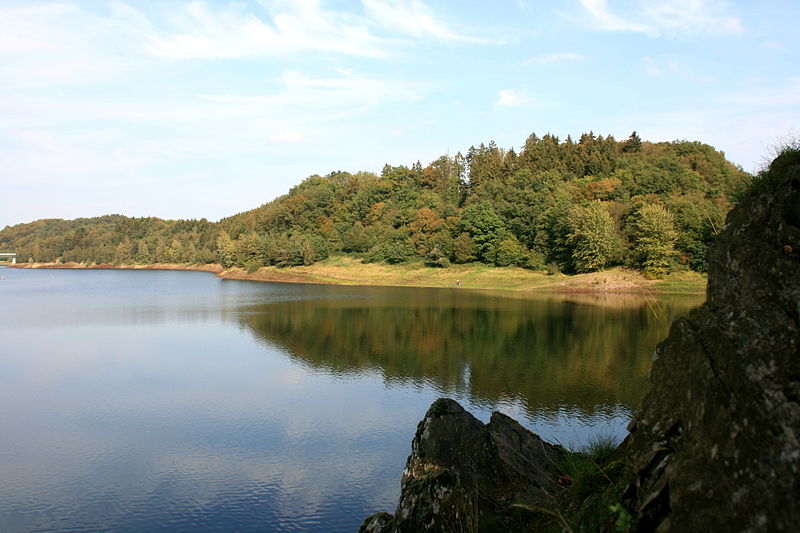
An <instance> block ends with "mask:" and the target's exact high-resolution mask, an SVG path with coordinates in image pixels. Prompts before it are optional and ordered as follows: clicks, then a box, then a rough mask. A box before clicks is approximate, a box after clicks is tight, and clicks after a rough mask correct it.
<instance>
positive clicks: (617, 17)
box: [0, 0, 800, 228]
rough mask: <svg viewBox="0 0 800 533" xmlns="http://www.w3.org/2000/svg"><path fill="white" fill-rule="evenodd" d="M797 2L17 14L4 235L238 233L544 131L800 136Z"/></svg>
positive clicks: (301, 4) (70, 7) (2, 70)
mask: <svg viewBox="0 0 800 533" xmlns="http://www.w3.org/2000/svg"><path fill="white" fill-rule="evenodd" d="M798 20H800V3H798V2H796V0H787V1H764V2H722V1H716V0H672V1H660V0H651V1H616V0H570V1H563V2H545V1H534V0H516V1H514V0H509V1H505V2H503V1H500V0H498V1H493V2H487V1H485V0H482V1H471V0H460V1H442V0H361V1H360V2H359V1H322V0H316V1H315V0H296V1H282V0H277V1H273V0H252V1H236V2H231V1H192V2H189V1H181V0H160V1H157V0H152V1H148V0H141V1H133V0H130V1H127V2H124V1H113V2H105V1H102V2H101V1H68V0H67V1H54V2H49V1H19V2H17V1H14V0H10V1H9V0H0V161H2V166H0V228H2V227H4V226H5V225H12V224H17V223H20V222H28V221H31V220H34V219H37V218H45V217H48V218H74V217H78V216H96V215H101V214H106V213H122V214H125V215H130V216H159V217H162V218H201V217H206V218H208V219H210V220H216V219H219V218H220V217H223V216H227V215H231V214H234V213H237V212H240V211H243V210H246V209H250V208H253V207H256V206H258V205H260V204H262V203H264V202H267V201H269V200H271V199H273V198H274V197H276V196H278V195H280V194H283V193H285V192H286V191H288V189H289V188H290V187H291V186H292V185H294V184H296V183H299V182H300V181H301V180H302V179H304V178H305V177H307V176H309V175H311V174H315V173H318V174H326V173H328V172H331V171H334V170H348V171H357V170H369V171H375V172H380V170H381V168H382V167H383V165H384V163H390V164H393V165H399V164H406V165H410V164H412V163H413V162H415V161H416V160H420V161H421V162H422V163H423V164H427V163H428V162H430V161H432V160H434V159H436V158H437V157H438V156H440V155H442V154H445V153H448V152H449V153H450V154H455V153H456V152H457V151H459V150H460V151H462V152H465V151H466V150H467V149H468V148H469V146H470V145H473V144H475V145H477V144H479V143H481V142H488V141H490V140H494V141H495V142H496V143H497V144H498V145H499V146H501V147H505V148H508V147H517V148H518V147H519V146H520V145H521V144H522V143H523V142H524V140H525V139H526V138H527V136H528V135H530V134H531V133H533V132H536V133H537V134H539V135H543V134H545V133H548V132H550V133H553V134H556V135H559V136H561V137H562V138H563V137H565V136H566V135H567V134H572V135H573V136H577V135H579V134H580V133H582V132H585V131H589V130H593V131H594V132H595V133H599V134H603V135H606V134H609V133H610V134H612V135H614V136H615V137H617V138H618V139H624V138H626V137H627V136H628V135H629V134H630V133H631V131H633V130H637V131H638V132H639V134H640V136H641V137H642V138H643V139H646V140H653V141H665V140H667V141H668V140H675V139H689V140H700V141H702V142H705V143H708V144H711V145H714V146H715V147H717V148H718V149H720V150H723V151H724V152H725V153H726V155H727V156H728V158H729V159H730V160H732V161H733V162H734V163H736V164H739V165H741V166H742V167H743V168H744V169H745V170H748V171H752V170H754V169H756V168H758V167H759V165H760V164H761V163H762V162H763V160H764V158H765V157H768V154H769V151H770V147H771V146H773V145H775V144H776V143H778V142H780V141H781V140H782V139H785V138H787V137H790V136H795V137H796V136H797V134H798V129H799V128H800V37H798V33H797V30H796V25H797V21H798Z"/></svg>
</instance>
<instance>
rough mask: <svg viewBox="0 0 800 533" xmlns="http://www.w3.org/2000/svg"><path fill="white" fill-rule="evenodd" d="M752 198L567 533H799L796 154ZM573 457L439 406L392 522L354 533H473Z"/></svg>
mask: <svg viewBox="0 0 800 533" xmlns="http://www.w3.org/2000/svg"><path fill="white" fill-rule="evenodd" d="M754 190H755V191H756V193H754V194H753V195H751V196H750V197H749V198H747V199H745V200H743V201H742V202H740V204H739V205H738V206H737V207H736V208H735V209H734V210H733V211H732V212H731V213H730V214H729V216H728V220H727V224H726V226H725V229H724V230H723V231H722V233H721V234H720V235H719V238H718V239H717V241H716V243H715V245H714V247H713V249H712V251H711V253H710V257H709V285H708V300H707V302H706V303H705V304H704V305H703V306H702V307H700V308H699V309H698V310H696V311H695V312H693V313H692V314H690V316H689V317H688V318H686V319H681V320H678V321H677V322H675V323H674V324H673V326H672V329H671V331H670V334H669V337H668V338H667V339H666V340H665V341H664V342H663V343H662V344H660V345H659V347H658V348H657V350H656V354H655V361H654V363H653V369H652V372H651V381H652V389H651V391H650V393H649V394H648V396H647V397H646V398H645V400H644V402H643V404H642V406H641V408H640V409H639V412H638V414H637V416H636V417H635V418H634V419H633V420H632V421H631V424H630V426H629V429H630V435H629V436H628V438H627V439H626V440H625V441H624V442H623V443H622V444H621V445H620V448H619V449H618V450H617V451H616V452H615V458H616V461H615V463H616V464H620V463H621V464H623V465H625V466H624V469H623V473H622V474H621V475H620V477H619V478H618V479H616V480H614V482H613V483H612V484H611V486H610V487H607V488H606V489H605V493H604V494H593V495H591V496H589V498H587V500H586V502H585V504H584V505H583V508H582V509H579V510H578V511H577V512H576V513H574V514H573V515H572V516H571V518H569V520H567V519H566V518H564V517H563V516H560V518H562V519H564V521H565V522H568V521H571V522H572V525H571V526H570V527H571V528H572V529H573V530H576V531H577V530H597V529H603V528H605V529H607V530H615V529H616V530H622V531H635V532H641V533H647V532H659V533H663V532H669V531H675V532H684V531H688V532H694V531H700V532H707V531H726V532H727V531H742V532H768V531H770V532H772V531H776V532H781V531H787V532H788V531H797V528H798V524H800V505H798V503H797V502H798V501H800V151H798V150H788V151H786V152H785V153H784V154H782V155H781V156H780V157H779V158H778V159H776V160H775V161H774V162H773V164H772V165H771V167H770V170H769V171H768V172H767V173H766V175H765V176H764V179H763V180H762V182H761V183H760V184H759V185H758V186H757V187H756V188H755V189H754ZM564 453H565V452H564V451H563V450H561V449H560V448H558V447H554V446H551V445H549V444H547V443H545V442H543V441H542V440H541V439H539V438H538V437H537V436H535V435H533V434H531V433H529V432H528V431H526V430H525V429H524V428H522V427H521V426H519V424H517V423H516V422H514V421H513V420H511V419H510V418H508V417H506V416H504V415H501V414H497V413H495V414H494V415H493V416H492V420H491V422H490V423H489V424H488V425H486V426H484V425H483V424H481V423H480V422H479V421H477V420H476V419H474V418H473V417H472V416H471V415H469V414H468V413H466V412H465V411H464V410H463V409H462V408H461V407H460V406H459V405H458V404H456V403H455V402H453V401H452V400H437V401H436V402H435V403H434V404H433V405H432V406H431V408H430V410H429V411H428V413H427V414H426V416H425V418H424V419H423V420H422V422H420V424H419V427H418V428H417V433H416V436H415V437H414V441H413V444H412V454H411V456H410V457H409V459H408V463H407V466H406V470H405V472H404V473H403V480H402V494H401V497H400V503H399V504H398V507H397V511H396V512H395V515H394V516H392V515H389V514H386V513H379V514H377V515H373V516H372V517H370V518H368V519H367V520H366V521H365V522H364V524H363V525H362V528H361V531H365V532H366V531H369V532H375V533H378V532H381V533H384V532H411V531H414V532H416V531H477V530H479V529H480V528H479V527H478V525H479V523H480V520H481V517H486V516H496V515H500V516H503V513H504V512H506V511H507V509H508V508H509V506H510V505H512V504H514V503H522V504H526V507H527V508H530V509H536V508H537V505H541V507H547V506H548V505H549V504H553V503H555V502H556V500H554V499H551V498H549V496H550V495H552V494H554V493H555V492H557V485H556V484H555V481H554V480H555V479H556V478H557V476H558V475H559V472H558V470H557V469H556V468H555V466H554V463H555V462H557V461H558V459H559V457H560V454H564ZM609 481H611V480H609ZM598 502H601V503H602V505H605V507H609V505H608V504H609V503H614V505H613V506H611V507H612V509H613V510H614V512H615V513H616V517H617V520H615V519H614V518H613V517H612V518H611V519H604V520H601V521H600V522H599V524H600V525H597V524H598V522H594V525H588V523H587V522H585V520H586V517H587V516H588V515H589V514H591V513H589V512H588V510H590V509H591V508H594V509H596V508H597V506H598ZM603 502H604V503H603ZM573 503H574V502H573ZM573 507H574V506H573ZM601 508H602V506H601ZM527 530H532V529H531V528H530V527H528V528H527ZM534 530H535V529H534Z"/></svg>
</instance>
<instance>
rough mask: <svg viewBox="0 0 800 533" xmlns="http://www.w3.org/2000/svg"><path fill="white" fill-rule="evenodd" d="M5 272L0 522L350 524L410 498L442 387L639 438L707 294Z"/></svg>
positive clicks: (509, 409) (565, 426) (555, 425)
mask: <svg viewBox="0 0 800 533" xmlns="http://www.w3.org/2000/svg"><path fill="white" fill-rule="evenodd" d="M0 273H2V274H3V275H4V276H6V277H7V279H3V280H0V304H1V305H2V307H0V427H1V428H2V431H0V479H2V483H0V531H3V532H31V531H36V532H56V531H59V532H60V531H72V532H79V531H81V532H83V531H86V532H89V531H92V532H100V531H109V532H110V531H113V532H139V531H147V532H157V531H165V532H166V531H169V532H193V533H196V532H212V531H213V532H227V531H239V532H250V531H253V532H255V531H268V532H283V531H287V532H288V531H309V532H354V531H355V530H357V528H358V526H359V524H360V523H361V520H362V519H363V518H364V517H366V516H367V515H369V514H372V513H374V512H377V511H388V512H392V511H393V510H394V506H395V504H396V502H397V498H398V495H399V492H400V475H401V473H402V470H403V466H404V464H405V460H406V457H407V456H408V454H409V453H410V445H411V439H412V437H413V436H414V432H415V430H416V425H417V423H418V422H419V420H420V419H421V418H422V416H423V415H424V414H425V411H426V410H427V408H428V406H429V405H430V403H431V402H433V400H435V399H436V398H438V397H440V396H449V397H452V398H454V399H456V400H457V401H459V402H460V403H461V404H462V405H464V407H465V408H467V409H468V410H469V411H471V412H472V413H473V414H475V415H476V416H478V418H480V419H482V420H484V421H486V420H488V418H489V415H490V414H491V412H492V411H494V410H499V411H502V412H504V413H506V414H508V415H510V416H512V417H514V418H515V419H517V420H518V421H519V422H521V423H522V424H523V425H524V426H526V427H527V428H529V429H531V430H532V431H534V432H536V433H538V434H540V435H541V436H542V437H543V438H545V439H547V440H549V441H551V442H559V443H561V444H564V445H565V446H572V447H580V446H582V445H585V444H586V443H587V442H588V441H589V439H590V438H592V437H594V436H597V435H611V436H614V437H615V438H617V439H622V438H624V436H625V434H626V425H627V423H628V421H629V420H630V418H631V416H632V415H633V413H634V411H635V409H636V407H637V405H638V403H639V401H640V400H641V399H642V397H643V396H644V394H645V393H646V392H647V389H648V380H647V377H648V372H649V369H650V365H651V361H652V354H653V351H654V349H655V347H656V345H657V343H658V342H659V341H660V340H662V339H663V338H664V337H666V335H667V332H668V330H669V326H670V324H671V322H672V321H673V320H675V319H676V318H678V317H680V316H684V315H686V314H687V313H688V312H689V311H690V310H691V309H692V308H694V307H696V306H698V305H700V304H701V303H702V301H703V297H697V296H691V297H689V296H686V297H669V298H653V297H652V296H647V295H644V294H638V295H636V294H628V295H592V294H569V295H553V294H534V293H520V292H500V291H497V292H492V291H473V290H470V289H469V288H468V287H464V286H462V287H458V288H452V289H421V288H388V287H343V286H325V285H303V284H278V283H258V282H248V281H233V280H222V279H219V278H217V277H215V276H214V275H212V274H208V273H203V272H174V271H128V270H25V269H10V268H2V269H0Z"/></svg>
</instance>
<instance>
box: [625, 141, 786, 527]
mask: <svg viewBox="0 0 800 533" xmlns="http://www.w3.org/2000/svg"><path fill="white" fill-rule="evenodd" d="M797 155H798V154H797V153H795V154H794V155H793V157H794V163H795V164H794V166H792V165H789V166H786V165H784V167H781V168H779V169H776V168H774V167H775V163H773V169H772V170H771V171H770V172H771V176H770V180H769V183H768V184H767V185H765V186H764V187H762V188H761V189H762V190H761V191H760V193H759V194H758V195H757V196H755V197H751V198H749V199H747V200H744V201H743V202H741V203H740V205H738V206H737V207H736V208H735V209H734V210H733V211H732V212H731V213H730V214H729V216H728V220H727V224H726V227H725V229H724V230H723V231H722V233H721V234H720V236H719V238H718V239H717V241H716V243H715V245H714V247H713V249H712V251H711V253H710V256H709V274H708V280H709V282H708V300H707V302H706V304H705V305H703V306H702V307H701V308H700V309H698V310H697V311H695V312H694V313H692V314H691V315H690V316H689V317H688V318H687V319H683V320H679V321H677V322H676V323H675V324H673V326H672V329H671V332H670V334H669V337H668V338H667V340H666V341H664V342H663V343H662V344H661V345H660V346H659V347H658V349H657V350H656V354H655V356H656V360H655V362H654V363H653V369H652V373H651V381H652V383H653V387H652V389H651V392H650V393H649V395H648V396H647V398H646V399H645V401H644V403H643V405H642V407H641V408H640V410H639V413H638V415H637V416H636V417H635V418H634V420H633V421H632V422H631V424H630V426H629V429H630V430H631V434H630V435H629V437H628V438H627V439H626V441H625V442H624V443H623V451H624V454H625V457H626V458H627V460H628V462H629V464H630V465H631V466H630V475H629V478H628V479H629V484H628V486H627V490H625V492H624V494H623V495H622V497H621V501H622V503H623V504H624V505H625V506H626V507H627V509H628V510H630V511H631V513H632V518H633V522H634V524H635V525H636V527H635V529H634V530H635V531H637V532H648V531H658V532H662V531H752V532H757V531H765V532H766V531H797V528H798V527H799V526H798V524H800V505H798V501H800V443H799V442H798V438H800V403H798V402H800V353H798V350H799V349H800V258H799V257H798V254H797V251H798V250H800V166H798V165H797V164H796V163H800V158H799V157H797ZM784 163H786V161H784ZM776 173H779V174H777V175H776Z"/></svg>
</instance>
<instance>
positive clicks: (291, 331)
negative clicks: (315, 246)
mask: <svg viewBox="0 0 800 533" xmlns="http://www.w3.org/2000/svg"><path fill="white" fill-rule="evenodd" d="M341 295H342V294H341V292H340V296H341ZM701 301H702V299H692V298H677V299H662V300H660V301H659V302H657V303H656V302H655V301H653V300H652V298H646V297H644V296H635V295H626V296H621V297H620V296H608V295H606V296H597V295H582V294H576V295H565V296H541V295H532V294H512V295H510V297H509V296H506V295H498V294H492V293H484V292H472V291H460V290H420V289H391V288H390V289H379V288H372V289H369V290H366V291H363V292H362V293H361V294H358V293H350V294H348V297H346V298H342V297H340V298H328V297H323V298H317V299H300V300H290V301H282V302H276V303H268V304H261V305H250V306H247V307H246V308H244V309H243V312H239V313H237V319H238V320H239V321H240V323H242V324H244V325H246V326H247V327H248V328H249V329H250V330H251V331H252V333H253V335H254V336H256V337H257V338H258V339H260V340H261V341H262V342H265V343H268V344H269V345H274V344H277V345H280V346H282V347H283V348H284V349H286V350H287V351H288V352H289V353H291V354H292V357H294V358H296V359H297V360H298V361H302V362H303V363H304V364H306V365H308V366H309V367H311V368H314V369H318V370H321V371H324V372H329V373H332V374H338V375H348V374H356V375H357V374H358V373H359V372H362V371H364V370H378V371H380V372H381V373H382V374H383V376H384V378H385V380H386V382H387V383H389V384H396V385H398V386H402V385H403V384H406V383H424V384H433V385H434V386H436V387H437V388H439V389H441V390H443V391H457V392H461V393H465V394H467V395H469V396H470V398H471V399H472V401H474V402H475V403H478V404H481V403H485V404H500V403H502V402H509V401H515V402H521V403H522V404H523V405H524V408H525V409H526V410H527V414H528V415H529V416H532V417H538V416H551V412H552V416H556V414H555V413H557V412H559V411H563V410H565V409H568V410H572V411H578V412H580V413H581V414H582V415H585V416H589V417H591V416H595V415H597V414H598V412H603V411H607V410H608V409H609V408H617V407H619V406H622V407H624V408H628V409H634V408H635V406H636V405H637V404H638V402H639V401H640V400H641V398H642V397H643V395H644V393H645V391H646V388H647V375H648V372H649V368H650V354H651V353H652V351H653V348H654V347H655V345H656V344H657V343H658V341H659V340H660V339H662V338H664V337H665V336H666V333H667V331H668V328H669V325H670V323H671V322H672V321H673V320H674V319H675V318H676V317H678V316H681V315H684V314H686V313H687V312H688V311H689V310H690V309H691V308H692V307H693V306H695V305H699V303H701Z"/></svg>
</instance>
